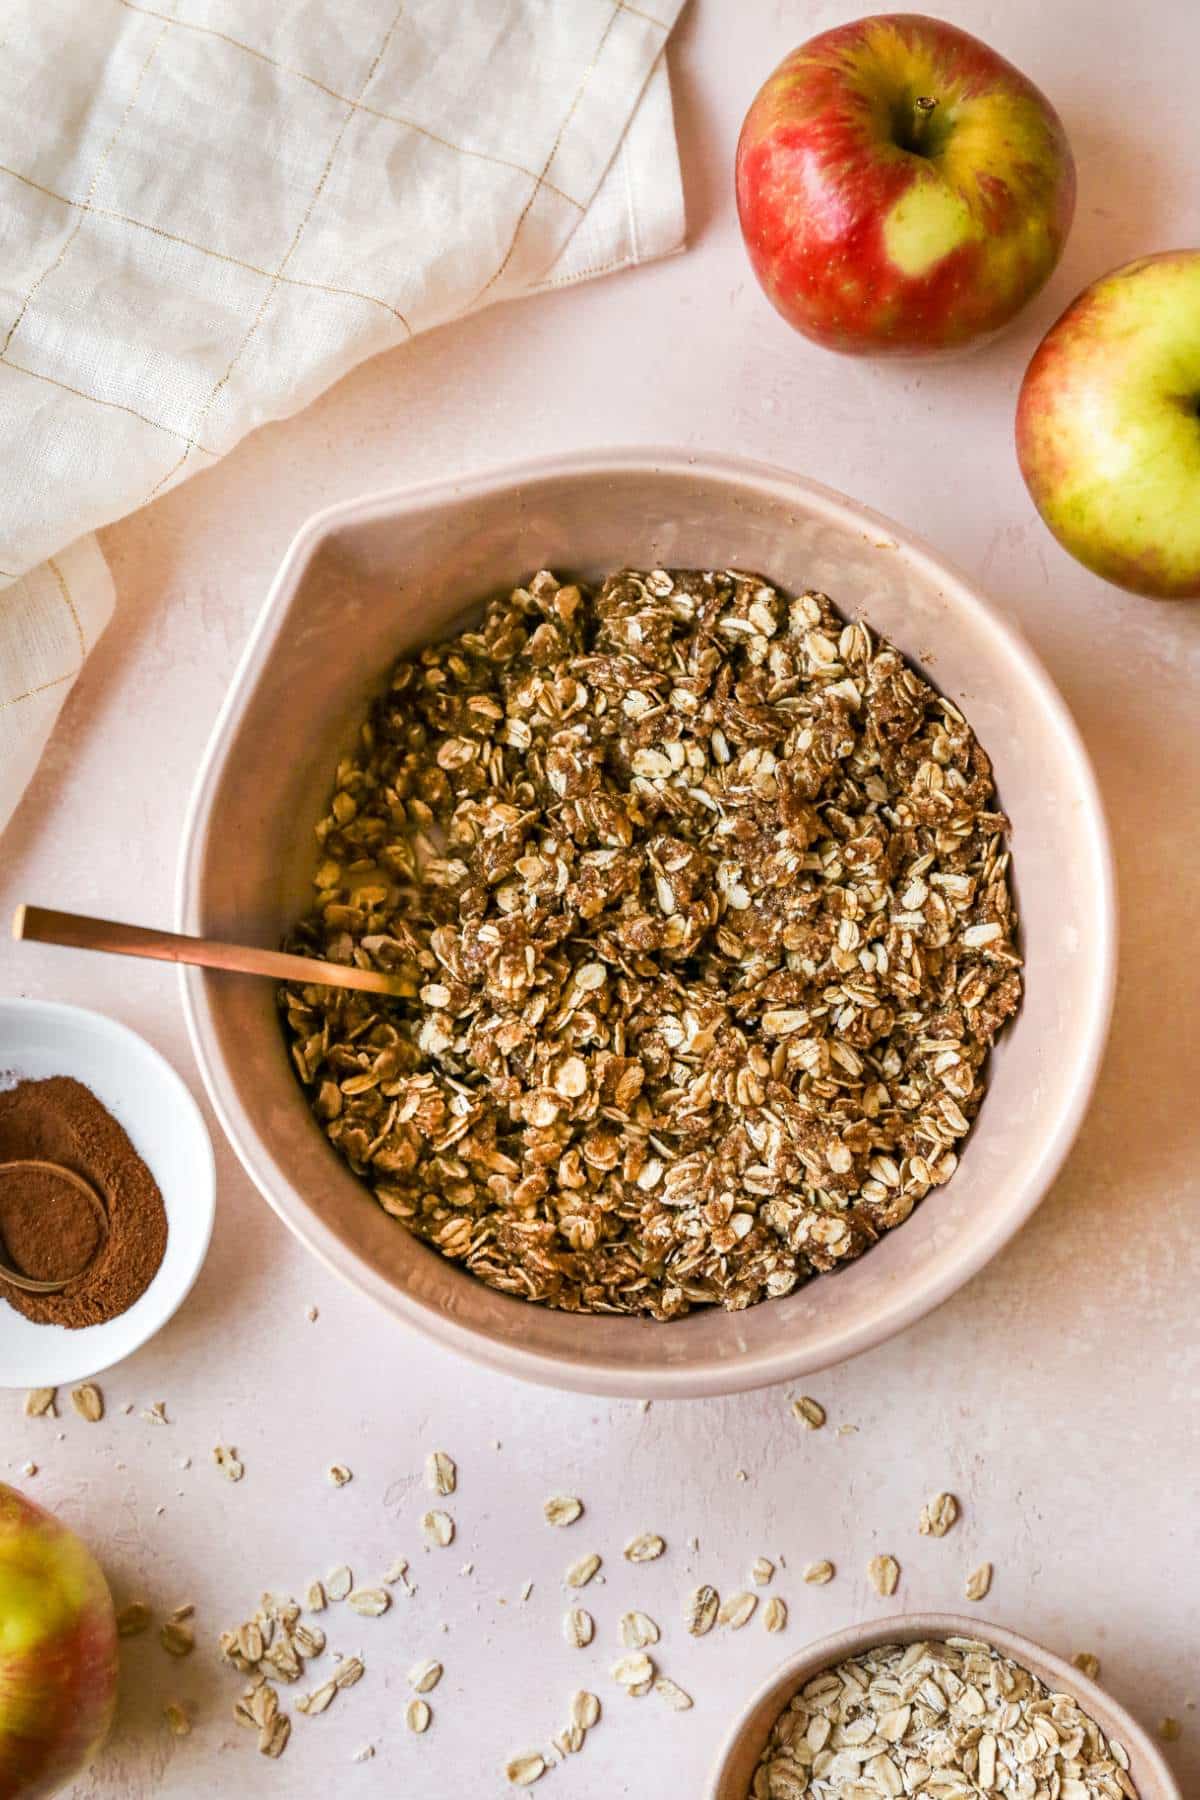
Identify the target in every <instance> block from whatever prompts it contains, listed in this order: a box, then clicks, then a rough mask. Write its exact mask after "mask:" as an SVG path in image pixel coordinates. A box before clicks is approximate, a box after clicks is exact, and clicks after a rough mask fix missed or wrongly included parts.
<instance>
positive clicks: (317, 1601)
mask: <svg viewBox="0 0 1200 1800" xmlns="http://www.w3.org/2000/svg"><path fill="white" fill-rule="evenodd" d="M385 1579H386V1577H385ZM304 1604H305V1606H306V1607H307V1609H308V1611H309V1612H324V1611H325V1588H324V1586H323V1584H322V1583H321V1582H319V1581H310V1582H309V1584H308V1586H307V1587H306V1588H305V1590H304Z"/></svg>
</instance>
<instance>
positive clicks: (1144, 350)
mask: <svg viewBox="0 0 1200 1800" xmlns="http://www.w3.org/2000/svg"><path fill="white" fill-rule="evenodd" d="M1017 458H1018V460H1019V462H1020V464H1021V473H1022V475H1024V477H1025V481H1026V485H1027V486H1028V488H1029V492H1030V493H1031V494H1032V496H1033V500H1034V504H1035V505H1036V507H1037V509H1038V511H1039V512H1040V513H1041V515H1042V517H1043V519H1044V520H1045V521H1046V523H1047V525H1048V526H1049V527H1050V529H1051V531H1052V532H1053V533H1054V535H1055V537H1056V538H1057V539H1058V541H1059V543H1060V544H1062V546H1063V548H1064V549H1066V550H1069V551H1070V553H1071V555H1072V556H1075V557H1077V558H1078V559H1079V561H1080V562H1081V563H1084V564H1085V565H1086V566H1087V567H1088V568H1089V569H1092V570H1094V571H1095V573H1096V574H1097V575H1102V576H1103V577H1104V579H1105V580H1106V581H1113V582H1115V583H1116V584H1117V586H1118V587H1124V588H1131V589H1132V590H1133V592H1134V593H1135V594H1149V595H1152V596H1153V597H1154V598H1156V599H1162V600H1195V599H1200V250H1171V251H1166V252H1164V253H1163V254H1162V255H1160V256H1146V257H1143V258H1141V260H1140V261H1138V262H1132V263H1126V265H1125V267H1124V268H1121V269H1115V270H1114V271H1113V273H1112V274H1111V275H1105V276H1104V277H1103V279H1102V280H1100V281H1097V282H1094V283H1093V284H1092V286H1091V287H1090V288H1087V289H1086V290H1085V291H1084V292H1083V293H1082V294H1080V296H1079V298H1078V299H1077V300H1075V301H1073V302H1072V304H1071V305H1070V306H1068V308H1067V310H1066V312H1065V313H1064V314H1063V316H1062V318H1061V319H1059V321H1058V323H1057V324H1056V325H1053V326H1051V328H1050V330H1049V331H1048V332H1047V334H1046V336H1045V337H1044V338H1043V340H1042V342H1041V345H1040V346H1039V348H1038V349H1037V351H1036V352H1035V354H1034V358H1033V361H1032V362H1031V363H1030V365H1029V368H1028V370H1027V371H1026V374H1025V380H1024V382H1023V383H1022V386H1021V396H1020V399H1019V401H1018V402H1017Z"/></svg>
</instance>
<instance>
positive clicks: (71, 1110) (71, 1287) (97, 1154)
mask: <svg viewBox="0 0 1200 1800" xmlns="http://www.w3.org/2000/svg"><path fill="white" fill-rule="evenodd" d="M24 1160H29V1161H34V1162H51V1163H59V1164H61V1165H62V1166H63V1167H64V1168H67V1169H73V1170H74V1171H75V1173H76V1174H78V1175H82V1176H83V1177H84V1179H85V1180H86V1181H89V1182H90V1183H91V1185H92V1187H93V1188H94V1189H95V1190H96V1192H97V1193H98V1194H99V1195H100V1197H101V1199H102V1200H103V1202H104V1205H105V1209H106V1211H107V1213H108V1232H107V1235H106V1237H105V1239H104V1242H103V1244H102V1245H101V1246H100V1249H99V1251H98V1253H97V1254H96V1258H95V1261H94V1262H89V1263H88V1264H87V1267H85V1268H83V1270H82V1273H80V1274H79V1275H77V1276H75V1277H74V1278H73V1279H72V1280H70V1281H69V1282H68V1283H67V1286H66V1287H65V1288H63V1289H62V1291H61V1292H60V1293H57V1294H26V1293H22V1292H21V1291H20V1290H19V1289H17V1288H14V1287H12V1286H11V1285H9V1284H7V1283H4V1282H2V1281H0V1297H2V1298H3V1299H5V1300H7V1301H8V1303H9V1305H10V1306H14V1307H15V1308H16V1309H17V1311H18V1312H20V1313H23V1314H24V1315H25V1317H26V1318H27V1319H33V1320H34V1321H35V1322H36V1323H38V1324H54V1325H66V1326H70V1327H80V1326H84V1325H100V1324H103V1322H104V1321H105V1320H106V1319H114V1318H116V1317H117V1315H118V1314H119V1313H123V1312H125V1311H126V1310H127V1309H128V1308H129V1307H130V1306H132V1305H133V1303H134V1301H135V1300H136V1299H138V1297H139V1296H140V1295H141V1294H143V1293H144V1292H145V1290H146V1288H147V1287H148V1286H149V1285H150V1282H151V1281H152V1280H153V1279H154V1275H155V1273H156V1271H157V1269H158V1266H159V1264H160V1263H161V1261H162V1259H163V1252H164V1251H165V1249H166V1246H167V1215H166V1211H165V1209H164V1207H163V1200H162V1194H161V1193H160V1192H159V1187H158V1183H157V1182H156V1181H155V1179H154V1176H153V1175H152V1174H151V1172H150V1170H149V1168H148V1167H147V1166H146V1164H145V1163H144V1162H143V1161H142V1158H141V1157H140V1156H139V1155H138V1153H137V1151H136V1150H135V1149H134V1147H133V1145H132V1144H131V1143H130V1141H129V1138H128V1136H127V1135H126V1133H125V1131H124V1130H123V1128H122V1127H121V1126H120V1125H119V1124H118V1123H117V1121H116V1119H114V1118H113V1116H112V1114H111V1113H110V1112H109V1111H108V1109H107V1107H105V1106H104V1105H103V1104H102V1103H101V1101H99V1100H98V1099H97V1098H96V1096H95V1094H93V1093H92V1091H91V1089H90V1088H87V1087H85V1086H84V1085H83V1083H82V1082H80V1081H75V1080H73V1079H72V1077H70V1076H68V1075H53V1076H51V1077H49V1078H48V1079H47V1080H45V1081H22V1082H19V1083H18V1084H17V1086H16V1087H13V1088H9V1089H7V1090H6V1091H5V1092H2V1093H0V1162H10V1161H24ZM70 1193H71V1190H70V1189H69V1188H68V1187H67V1186H66V1185H65V1184H63V1183H61V1182H57V1183H56V1182H55V1180H54V1177H53V1176H52V1175H51V1176H47V1175H45V1174H44V1173H43V1172H39V1171H30V1172H28V1173H27V1174H26V1175H24V1176H23V1177H22V1178H21V1179H20V1180H19V1181H18V1180H17V1179H16V1178H15V1177H14V1178H13V1179H12V1180H10V1181H7V1182H5V1183H4V1184H3V1185H2V1186H0V1236H2V1237H3V1238H4V1241H5V1245H6V1248H7V1250H8V1253H9V1256H10V1258H11V1259H12V1261H13V1263H14V1264H15V1265H16V1266H17V1267H18V1268H20V1269H21V1270H22V1271H23V1272H24V1273H25V1274H27V1275H30V1276H32V1277H34V1278H35V1279H38V1280H43V1281H54V1280H57V1279H59V1278H60V1277H61V1276H64V1275H67V1274H68V1273H70V1271H71V1270H74V1269H79V1268H80V1267H81V1264H83V1263H84V1262H85V1261H86V1259H87V1257H89V1256H90V1255H91V1252H92V1250H93V1249H94V1248H95V1240H96V1235H97V1225H96V1221H95V1219H94V1218H93V1216H92V1214H91V1212H90V1210H89V1208H88V1205H87V1201H86V1199H85V1198H84V1197H83V1196H82V1195H78V1194H76V1195H75V1197H74V1201H73V1202H72V1201H71V1200H70V1199H68V1195H69V1194H70ZM89 1233H90V1236H89Z"/></svg>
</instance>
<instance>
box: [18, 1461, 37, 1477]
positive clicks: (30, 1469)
mask: <svg viewBox="0 0 1200 1800" xmlns="http://www.w3.org/2000/svg"><path fill="white" fill-rule="evenodd" d="M37 1472H38V1466H37V1464H36V1463H35V1462H25V1463H22V1464H21V1473H22V1475H36V1474H37Z"/></svg>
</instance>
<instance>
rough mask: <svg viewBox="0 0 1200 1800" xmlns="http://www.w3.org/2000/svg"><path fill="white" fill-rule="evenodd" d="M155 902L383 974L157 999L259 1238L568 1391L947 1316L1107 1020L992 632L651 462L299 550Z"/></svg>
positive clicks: (426, 491)
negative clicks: (269, 1214)
mask: <svg viewBox="0 0 1200 1800" xmlns="http://www.w3.org/2000/svg"><path fill="white" fill-rule="evenodd" d="M178 914H179V919H180V923H181V926H182V928H183V929H185V930H188V931H195V932H202V933H205V934H208V935H212V936H227V937H233V938H236V939H239V940H242V939H245V940H254V939H255V938H257V940H258V941H261V942H263V943H286V944H287V945H288V946H289V947H291V948H292V949H294V950H298V951H300V952H301V953H302V954H308V955H311V956H315V957H320V958H322V959H325V960H329V961H333V962H335V963H341V964H344V965H346V966H351V965H354V966H357V967H359V968H362V969H368V970H372V971H374V972H375V973H376V974H377V975H379V976H381V977H382V978H383V985H384V987H385V989H386V991H385V992H383V993H381V994H369V993H361V992H358V991H351V990H349V989H341V988H319V987H317V986H316V985H310V984H301V983H296V984H293V985H290V986H289V987H287V988H286V989H284V990H282V991H281V992H280V993H278V994H272V993H271V991H270V990H269V989H266V988H265V987H264V985H263V984H261V983H258V982H255V981H254V980H252V979H245V980H243V979H242V978H240V977H237V976H230V975H213V974H211V973H206V972H203V971H199V970H187V971H185V972H184V974H183V985H184V995H185V1005H186V1010H187V1014H188V1019H189V1025H190V1029H191V1032H192V1038H193V1043H194V1046H195V1049H196V1053H197V1057H198V1060H199V1063H200V1067H201V1070H202V1073H203V1076H204V1079H205V1082H206V1084H207V1086H208V1090H209V1093H210V1096H211V1098H212V1101H213V1104H214V1107H215V1109H216V1111H217V1114H218V1116H219V1117H220V1119H221V1122H222V1124H223V1126H224V1128H225V1130H226V1132H227V1133H228V1135H229V1137H230V1139H231V1142H232V1143H233V1146H234V1148H235V1150H236V1151H237V1153H238V1155H239V1157H240V1158H241V1160H242V1162H243V1164H244V1166H245V1168H246V1170H247V1171H248V1173H249V1174H250V1175H251V1177H252V1178H253V1180H254V1181H255V1182H256V1184H257V1185H258V1186H259V1188H260V1189H261V1191H262V1192H263V1194H264V1195H265V1196H266V1198H267V1199H268V1200H269V1201H270V1202H271V1204H272V1205H273V1206H274V1207H275V1208H276V1209H277V1211H279V1213H280V1214H281V1216H282V1217H283V1218H284V1219H285V1220H286V1222H287V1223H288V1224H289V1225H290V1226H291V1227H292V1228H293V1229H294V1230H295V1231H296V1233H297V1234H298V1235H299V1236H300V1238H301V1239H302V1240H303V1241H304V1242H305V1243H306V1244H307V1245H308V1246H309V1248H310V1249H311V1250H313V1251H314V1252H315V1253H316V1254H317V1255H318V1256H319V1257H321V1258H322V1259H323V1260H324V1261H325V1262H327V1263H328V1264H329V1265H330V1266H331V1267H333V1268H334V1269H336V1270H337V1271H338V1272H339V1273H341V1274H342V1275H344V1276H345V1277H347V1278H348V1279H349V1280H350V1281H351V1282H353V1283H354V1284H355V1285H356V1286H357V1287H358V1289H359V1290H360V1291H361V1292H363V1293H364V1294H366V1295H368V1296H370V1297H371V1298H373V1299H374V1300H376V1301H378V1302H379V1303H380V1304H382V1305H383V1306H384V1307H386V1308H387V1309H388V1310H389V1311H391V1312H392V1313H393V1314H395V1315H397V1316H399V1317H401V1318H403V1319H406V1320H408V1321H409V1322H411V1323H412V1324H415V1325H416V1326H418V1327H419V1328H420V1329H422V1330H424V1331H426V1332H427V1333H428V1334H429V1335H431V1336H432V1337H433V1338H435V1339H436V1340H438V1341H439V1342H442V1343H444V1344H447V1345H449V1346H452V1347H453V1348H456V1349H458V1350H460V1351H462V1352H464V1353H466V1354H468V1355H472V1356H475V1357H476V1358H478V1359H480V1360H482V1361H484V1362H487V1363H490V1364H492V1365H494V1366H496V1367H500V1368H502V1369H505V1370H507V1371H509V1372H511V1373H513V1374H516V1375H521V1376H525V1377H527V1378H530V1379H533V1380H538V1381H543V1382H548V1383H552V1384H555V1385H563V1386H569V1387H576V1388H581V1389H584V1390H587V1391H592V1392H606V1393H615V1394H638V1395H662V1396H670V1395H687V1394H698V1393H709V1392H719V1391H727V1390H732V1389H739V1388H745V1387H750V1386H754V1385H761V1384H765V1383H768V1382H773V1381H778V1380H781V1379H787V1378H792V1377H795V1376H798V1375H800V1374H803V1373H806V1372H809V1371H812V1370H814V1369H817V1368H820V1367H823V1366H828V1365H829V1364H830V1363H833V1362H836V1361H839V1360H841V1359H843V1358H845V1357H847V1356H850V1355H853V1354H854V1353H856V1352H857V1351H859V1350H862V1349H865V1348H867V1347H869V1346H870V1345H872V1344H875V1343H877V1342H879V1341H880V1340H881V1339H883V1338H885V1337H887V1336H888V1335H889V1334H891V1333H893V1332H895V1331H897V1330H899V1329H901V1328H902V1327H904V1326H905V1325H907V1324H909V1323H911V1322H912V1321H913V1320H915V1319H917V1318H919V1317H920V1316H921V1315H922V1314H923V1313H925V1312H928V1311H929V1310H930V1309H931V1308H932V1307H934V1306H936V1305H937V1304H938V1303H939V1302H940V1301H941V1300H943V1299H945V1298H946V1297H947V1296H948V1295H949V1294H950V1293H952V1292H953V1291H954V1290H955V1289H956V1288H957V1287H959V1286H960V1285H961V1284H962V1283H963V1282H964V1281H966V1280H967V1279H968V1277H969V1276H971V1275H972V1274H973V1273H975V1271H976V1270H978V1269H979V1268H980V1267H982V1265H983V1264H984V1263H985V1262H986V1261H987V1260H988V1258H989V1257H991V1256H992V1255H994V1254H995V1252H996V1251H997V1250H998V1249H999V1248H1000V1247H1001V1245H1002V1244H1004V1243H1005V1242H1006V1241H1007V1239H1008V1238H1009V1237H1010V1236H1011V1235H1012V1234H1013V1233H1014V1232H1015V1231H1016V1230H1017V1229H1018V1228H1019V1226H1020V1225H1021V1223H1022V1222H1023V1221H1024V1220H1025V1219H1026V1218H1027V1217H1028V1215H1029V1213H1030V1212H1031V1211H1032V1210H1033V1208H1034V1206H1035V1205H1036V1204H1037V1202H1038V1200H1039V1199H1040V1198H1041V1196H1042V1194H1043V1193H1044V1192H1045V1190H1046V1188H1047V1187H1048V1185H1049V1183H1050V1182H1051V1181H1052V1179H1053V1177H1054V1175H1055V1173H1056V1172H1057V1170H1058V1168H1059V1166H1060V1164H1061V1162H1062V1160H1063V1158H1064V1157H1065V1155H1066V1153H1067V1150H1068V1148H1069V1146H1070V1144H1071V1141H1072V1139H1073V1137H1074V1135H1075V1132H1076V1130H1077V1129H1078V1127H1079V1124H1080V1122H1081V1120H1082V1117H1083V1113H1084V1110H1085V1107H1086V1105H1087V1101H1088V1098H1089V1095H1090V1092H1091V1088H1092V1085H1093V1081H1094V1078H1095V1075H1096V1071H1097V1067H1098V1063H1099V1058H1100V1055H1101V1052H1102V1049H1103V1044H1104V1039H1105V1034H1106V1031H1107V1024H1108V1017H1109V1011H1110V1007H1111V1001H1112V987H1113V972H1114V948H1113V946H1114V902H1113V878H1112V866H1111V857H1110V852H1109V846H1108V837H1107V831H1106V827H1105V822H1104V817H1103V813H1102V809H1101V804H1100V801H1099V798H1098V794H1097V790H1096V785H1095V781H1094V779H1093V776H1092V772H1091V769H1090V766H1089V763H1088V760H1087V756H1086V753H1085V751H1084V749H1083V746H1082V744H1081V742H1080V740H1079V737H1078V734H1077V732H1076V730H1075V727H1074V725H1073V723H1072V721H1071V719H1070V716H1069V714H1068V712H1067V710H1066V707H1065V706H1064V704H1063V702H1062V700H1061V699H1060V697H1059V696H1058V694H1057V693H1056V691H1055V689H1054V688H1053V686H1052V684H1051V682H1050V680H1049V678H1048V677H1047V675H1046V674H1045V672H1044V670H1043V669H1042V668H1041V666H1040V664H1039V663H1038V662H1037V660H1036V658H1035V656H1034V655H1033V653H1032V652H1031V650H1030V649H1029V647H1028V646H1027V644H1026V643H1025V642H1024V640H1023V639H1022V637H1021V636H1020V635H1019V633H1018V632H1017V631H1016V630H1015V629H1014V628H1013V627H1012V626H1011V625H1010V624H1009V623H1007V622H1006V621H1005V620H1004V619H1003V618H1001V617H1000V616H999V615H998V614H997V612H996V611H995V610H994V609H993V608H992V607H991V606H990V605H989V603H988V602H987V601H986V600H985V599H984V598H983V597H982V596H981V595H980V594H978V593H977V592H976V591H975V590H974V589H973V588H972V587H971V586H970V584H969V583H967V582H966V581H965V580H964V579H963V578H962V577H961V576H959V575H957V574H956V573H954V572H953V571H952V570H950V569H948V568H947V567H946V566H945V565H944V564H943V563H942V562H941V561H940V560H939V559H937V558H936V557H935V556H934V555H933V553H932V552H931V551H929V550H928V549H926V548H925V547H923V546H922V545H920V544H919V543H917V542H916V541H914V540H913V539H912V538H910V537H909V536H908V535H907V534H906V533H904V532H902V531H901V530H900V529H899V528H898V527H896V526H893V525H891V524H889V523H887V522H886V521H884V520H882V519H880V518H878V517H876V516H875V515H873V514H871V513H869V512H867V511H866V510H865V509H863V508H861V507H859V506H857V505H856V504H854V503H853V502H851V501H848V500H845V499H843V498H841V497H840V496H838V495H835V494H832V493H830V492H828V491H827V490H826V489H824V488H821V487H818V486H816V485H815V484H813V483H810V482H807V481H804V480H801V479H800V478H798V477H796V476H793V475H789V474H786V473H783V472H781V471H778V470H773V469H767V468H762V467H759V466H757V465H753V464H747V463H742V462H735V461H731V460H728V459H721V458H700V457H693V456H688V455H684V454H682V453H678V452H662V453H655V452H651V451H637V452H629V453H623V454H622V453H612V454H605V455H594V456H583V457H577V458H573V459H570V460H565V461H564V460H562V459H559V460H556V461H554V462H551V463H542V464H531V465H529V466H527V467H523V468H517V469H512V470H506V471H502V472H500V473H496V474H488V475H483V476H478V477H474V478H471V479H467V480H463V481H460V482H453V483H439V484H434V485H433V486H429V487H424V488H421V489H418V490H414V491H410V492H407V493H403V494H387V495H382V496H378V497H375V498H369V499H366V500H363V501H360V502H355V503H352V504H347V505H342V506H339V507H337V508H334V509H333V510H331V511H330V512H327V513H325V514H323V515H321V516H320V517H319V518H317V519H315V520H313V521H312V522H311V523H310V524H309V525H308V526H307V527H305V529H304V530H303V531H302V532H301V533H300V535H299V537H298V538H297V540H296V542H295V543H294V544H293V546H292V548H291V550H290V551H289V553H288V556H287V558H286V560H285V562H284V565H283V567H282V568H281V570H280V572H279V575H278V577H277V579H276V581H275V584H274V586H273V588H272V591H271V593H270V595H269V596H268V598H267V601H266V604H265V606H264V609H263V612H262V615H261V617H260V620H259V622H258V625H257V627H256V630H255V632H254V634H253V637H252V639H251V642H250V644H249V646H248V647H247V650H246V652H245V655H244V657H243V659H242V663H241V666H240V668H239V670H238V672H237V675H236V677H235V679H234V682H233V685H232V688H231V690H230V694H229V697H228V700H227V702H226V705H225V708H224V710H223V712H222V715H221V718H220V719H219V721H218V723H217V726H216V728H215V730H214V733H213V737H212V740H211V743H210V745H209V749H208V752H207V755H206V758H205V761H204V765H203V767H202V769H201V772H200V775H199V778H198V781H197V785H196V788H195V792H194V795H193V800H192V805H191V809H190V814H189V819H188V823H187V827H186V831H185V841H184V846H183V853H182V859H181V868H180V884H179V907H178ZM834 1275H836V1280H831V1279H827V1277H830V1276H834Z"/></svg>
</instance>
